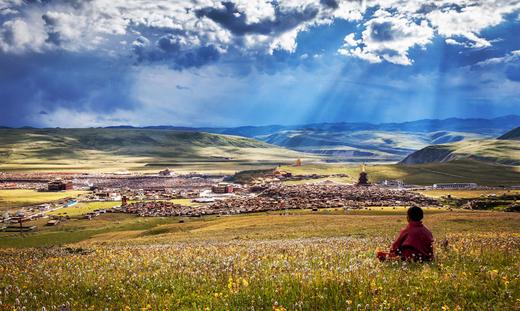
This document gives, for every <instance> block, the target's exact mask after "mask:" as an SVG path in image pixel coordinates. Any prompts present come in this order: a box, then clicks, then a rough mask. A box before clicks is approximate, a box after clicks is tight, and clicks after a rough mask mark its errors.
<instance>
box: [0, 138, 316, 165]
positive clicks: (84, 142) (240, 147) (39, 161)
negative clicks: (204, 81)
mask: <svg viewBox="0 0 520 311" xmlns="http://www.w3.org/2000/svg"><path fill="white" fill-rule="evenodd" d="M298 157H304V158H313V157H312V156H306V155H303V154H301V153H298V152H295V151H290V150H287V149H283V148H280V147H276V146H273V145H269V144H266V143H263V142H260V141H256V140H253V139H248V138H242V137H237V136H228V135H218V134H208V133H200V132H180V131H174V130H141V129H66V130H65V129H34V130H32V129H31V130H28V129H16V130H15V129H0V170H1V171H112V172H113V171H126V170H134V171H135V170H137V171H155V172H156V171H158V170H160V169H162V168H164V167H170V168H172V169H174V170H175V171H181V172H189V171H202V172H205V171H208V172H215V173H220V172H234V171H236V170H242V169H250V168H251V169H252V168H256V167H265V166H274V165H276V164H278V163H290V162H293V161H294V159H296V158H298Z"/></svg>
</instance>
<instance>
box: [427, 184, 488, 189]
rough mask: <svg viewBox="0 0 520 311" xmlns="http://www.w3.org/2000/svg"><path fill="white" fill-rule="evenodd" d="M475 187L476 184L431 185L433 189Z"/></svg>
mask: <svg viewBox="0 0 520 311" xmlns="http://www.w3.org/2000/svg"><path fill="white" fill-rule="evenodd" d="M477 187H478V185H477V184H476V183H447V184H433V189H475V188H477Z"/></svg>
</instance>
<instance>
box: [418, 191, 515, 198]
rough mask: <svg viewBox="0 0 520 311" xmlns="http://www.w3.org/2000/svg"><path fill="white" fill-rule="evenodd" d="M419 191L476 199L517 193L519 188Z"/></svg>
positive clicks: (427, 193) (440, 195)
mask: <svg viewBox="0 0 520 311" xmlns="http://www.w3.org/2000/svg"><path fill="white" fill-rule="evenodd" d="M419 192H420V193H422V194H424V195H426V196H429V197H432V198H441V197H446V196H447V195H450V196H451V197H452V198H455V199H478V198H481V197H487V196H501V195H519V194H520V190H509V189H508V190H497V189H478V190H424V191H419Z"/></svg>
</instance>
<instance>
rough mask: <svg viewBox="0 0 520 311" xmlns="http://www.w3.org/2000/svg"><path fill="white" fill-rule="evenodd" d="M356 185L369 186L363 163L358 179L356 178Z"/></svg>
mask: <svg viewBox="0 0 520 311" xmlns="http://www.w3.org/2000/svg"><path fill="white" fill-rule="evenodd" d="M357 185H358V186H369V185H370V183H369V182H368V174H367V172H366V165H365V163H363V166H362V167H361V173H359V179H358V183H357Z"/></svg>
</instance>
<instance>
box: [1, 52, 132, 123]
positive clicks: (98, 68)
mask: <svg viewBox="0 0 520 311" xmlns="http://www.w3.org/2000/svg"><path fill="white" fill-rule="evenodd" d="M0 68H2V70H1V71H0V85H1V87H0V98H1V108H2V110H1V111H2V113H1V114H0V124H1V125H17V126H18V125H36V126H37V125H39V124H33V123H30V122H32V120H33V119H34V117H35V116H38V115H39V116H40V117H46V116H47V115H49V114H51V112H53V111H55V110H57V109H60V108H64V109H68V110H72V111H78V112H82V111H91V112H95V113H99V114H101V115H102V114H104V113H111V112H113V111H115V110H116V109H131V108H133V107H135V104H136V102H135V100H134V99H132V98H131V95H130V93H129V89H130V88H131V84H132V81H131V78H130V75H129V67H128V66H127V65H125V64H121V63H117V62H113V61H111V60H108V59H106V58H100V57H96V56H92V55H90V56H87V55H78V54H67V53H50V54H27V55H24V56H16V55H0ZM71 69H72V70H71Z"/></svg>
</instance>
